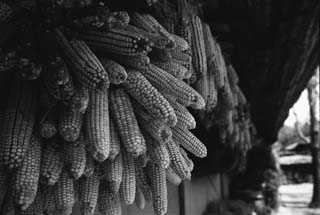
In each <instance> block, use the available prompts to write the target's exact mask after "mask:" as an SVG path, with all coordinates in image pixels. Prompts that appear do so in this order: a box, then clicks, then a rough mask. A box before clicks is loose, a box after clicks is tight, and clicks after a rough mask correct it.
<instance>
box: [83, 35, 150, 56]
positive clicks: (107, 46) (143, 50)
mask: <svg viewBox="0 0 320 215" xmlns="http://www.w3.org/2000/svg"><path fill="white" fill-rule="evenodd" d="M80 37H81V38H82V39H83V40H84V41H85V42H86V43H87V44H88V45H89V47H91V48H92V49H93V50H97V51H101V52H106V53H114V54H120V55H129V56H136V55H139V56H140V55H146V54H148V53H149V52H150V51H151V46H152V43H151V42H150V41H149V39H147V38H146V37H144V36H142V35H139V34H136V33H134V32H131V31H128V30H125V29H111V30H108V31H95V30H86V31H84V32H82V34H81V35H80Z"/></svg>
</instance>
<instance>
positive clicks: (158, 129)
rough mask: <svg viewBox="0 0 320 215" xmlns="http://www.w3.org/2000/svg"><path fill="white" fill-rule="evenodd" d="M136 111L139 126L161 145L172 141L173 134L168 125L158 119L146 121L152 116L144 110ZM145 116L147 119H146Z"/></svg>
mask: <svg viewBox="0 0 320 215" xmlns="http://www.w3.org/2000/svg"><path fill="white" fill-rule="evenodd" d="M135 110H136V113H137V115H138V121H139V124H140V126H141V128H142V129H143V130H144V131H145V133H148V134H149V135H151V136H152V137H153V138H155V139H156V140H157V141H158V142H159V143H165V142H167V141H169V140H170V138H171V137H172V133H171V130H170V128H169V127H168V126H167V125H166V124H164V123H162V122H161V121H159V120H156V119H149V120H148V119H146V118H147V117H148V116H150V115H149V114H148V113H146V112H144V113H143V112H142V110H138V109H137V108H136V109H135ZM143 115H144V116H147V117H144V116H143Z"/></svg>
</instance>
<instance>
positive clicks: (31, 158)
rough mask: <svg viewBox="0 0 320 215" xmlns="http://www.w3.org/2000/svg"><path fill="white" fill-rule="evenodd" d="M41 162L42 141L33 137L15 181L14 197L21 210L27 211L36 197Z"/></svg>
mask: <svg viewBox="0 0 320 215" xmlns="http://www.w3.org/2000/svg"><path fill="white" fill-rule="evenodd" d="M40 160H41V145H40V140H39V139H38V137H36V136H34V135H32V138H31V143H30V146H29V148H28V151H27V153H26V155H25V157H24V158H23V161H22V163H21V166H20V167H19V168H18V169H17V172H16V173H15V175H14V179H13V188H12V195H13V198H14V202H15V204H17V205H18V206H19V209H22V210H25V209H27V208H28V207H29V206H30V205H31V203H32V202H33V200H34V198H35V196H36V193H37V190H38V181H39V174H40Z"/></svg>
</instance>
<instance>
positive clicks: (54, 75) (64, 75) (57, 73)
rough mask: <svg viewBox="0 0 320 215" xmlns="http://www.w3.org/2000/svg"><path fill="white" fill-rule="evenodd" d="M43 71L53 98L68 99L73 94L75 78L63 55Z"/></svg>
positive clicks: (46, 84) (45, 81)
mask: <svg viewBox="0 0 320 215" xmlns="http://www.w3.org/2000/svg"><path fill="white" fill-rule="evenodd" d="M43 73H44V75H43V76H44V83H45V86H46V88H47V90H48V92H49V94H50V95H51V96H52V97H53V98H55V99H57V100H61V101H67V100H69V99H70V98H71V97H72V96H73V94H74V85H73V80H72V77H71V75H70V73H69V70H68V68H67V66H66V64H65V63H64V62H63V60H62V58H61V57H57V58H55V59H54V60H53V61H52V62H51V63H50V65H49V66H48V68H45V69H44V72H43Z"/></svg>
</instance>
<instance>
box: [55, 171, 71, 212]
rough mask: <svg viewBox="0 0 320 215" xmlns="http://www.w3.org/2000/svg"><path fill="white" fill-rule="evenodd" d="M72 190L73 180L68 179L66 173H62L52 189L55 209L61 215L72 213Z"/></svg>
mask: <svg viewBox="0 0 320 215" xmlns="http://www.w3.org/2000/svg"><path fill="white" fill-rule="evenodd" d="M73 189H74V188H73V180H72V179H71V178H69V176H68V174H67V172H65V171H62V173H61V175H60V178H59V180H58V182H57V184H56V185H55V188H54V197H55V205H56V209H57V210H58V211H59V213H60V214H61V215H69V214H71V213H72V207H73V204H74V202H75V197H74V190H73Z"/></svg>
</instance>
